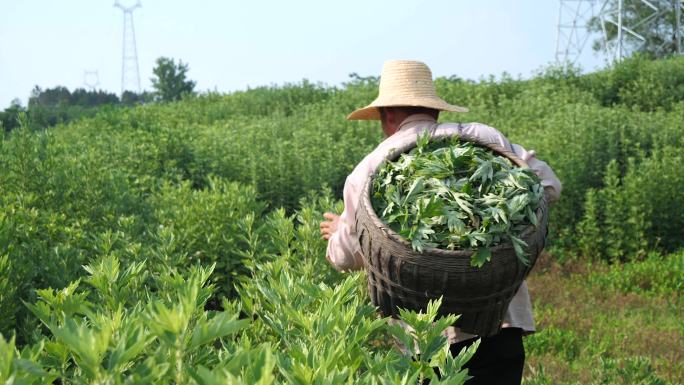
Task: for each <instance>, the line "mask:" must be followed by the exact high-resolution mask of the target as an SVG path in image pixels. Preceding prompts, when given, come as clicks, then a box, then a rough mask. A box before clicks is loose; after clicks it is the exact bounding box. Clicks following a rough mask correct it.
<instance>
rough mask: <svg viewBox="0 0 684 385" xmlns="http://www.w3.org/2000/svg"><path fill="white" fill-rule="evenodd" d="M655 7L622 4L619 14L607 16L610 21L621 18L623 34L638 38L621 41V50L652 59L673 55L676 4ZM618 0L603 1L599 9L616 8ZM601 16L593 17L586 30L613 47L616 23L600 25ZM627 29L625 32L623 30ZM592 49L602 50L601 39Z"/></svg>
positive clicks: (674, 48) (596, 41) (604, 48)
mask: <svg viewBox="0 0 684 385" xmlns="http://www.w3.org/2000/svg"><path fill="white" fill-rule="evenodd" d="M656 4H657V8H655V9H654V6H653V5H652V4H651V3H649V2H640V1H635V2H625V3H622V4H621V9H622V14H621V15H620V16H617V15H614V16H611V17H612V18H613V20H615V19H617V18H618V17H620V18H622V22H623V23H624V25H625V27H623V28H624V29H625V30H624V31H623V32H622V33H623V34H626V32H629V33H630V34H638V35H639V36H641V37H642V39H636V38H632V39H624V41H623V43H622V44H624V46H625V47H624V48H623V49H625V50H626V49H630V50H632V51H636V52H642V53H647V54H649V55H651V56H653V57H657V58H664V57H667V56H670V55H674V54H677V52H678V51H677V50H678V46H677V40H676V37H677V32H676V31H677V28H679V25H678V22H677V12H676V10H675V7H676V5H674V3H672V2H661V3H656ZM617 8H618V0H611V1H609V2H607V3H606V4H605V5H604V6H603V8H602V9H617ZM603 17H604V16H593V17H592V18H591V19H590V20H589V21H588V22H587V25H586V27H587V29H588V30H589V31H592V32H595V33H597V34H598V33H602V34H605V37H606V38H607V40H608V41H609V44H617V42H616V40H617V38H618V35H619V32H618V27H617V24H615V23H614V22H613V23H610V22H606V23H605V24H602V23H601V20H602V18H603ZM627 28H629V29H627ZM592 48H593V49H594V51H603V50H606V46H605V43H604V42H603V39H602V38H599V39H597V40H595V41H594V43H593V45H592Z"/></svg>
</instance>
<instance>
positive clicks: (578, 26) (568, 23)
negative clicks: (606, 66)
mask: <svg viewBox="0 0 684 385" xmlns="http://www.w3.org/2000/svg"><path fill="white" fill-rule="evenodd" d="M599 4H600V9H599V11H598V12H597V13H594V9H595V7H596V6H597V5H599ZM637 4H639V5H640V6H645V7H647V8H649V9H650V10H651V12H649V13H648V14H647V15H645V16H644V17H642V18H641V19H638V20H635V19H633V18H632V19H630V20H629V21H626V20H625V18H624V16H625V10H626V9H627V8H628V7H630V6H635V5H637ZM682 8H684V0H560V12H559V20H558V40H557V43H556V61H557V62H559V63H567V62H570V63H574V61H575V60H577V58H579V56H580V54H581V53H582V50H583V49H584V47H585V45H586V42H587V40H588V38H589V32H588V31H587V22H588V21H589V20H590V19H591V18H593V17H596V18H598V20H599V22H600V26H601V32H602V35H603V36H602V37H603V39H602V40H603V48H604V51H605V52H606V54H607V55H608V59H609V60H611V61H613V62H618V61H621V60H622V59H623V58H625V57H626V56H628V55H629V54H630V53H631V52H628V45H629V46H631V47H636V49H639V48H640V46H639V42H641V44H642V45H643V44H645V43H646V38H645V37H644V36H643V35H641V34H639V33H638V32H636V30H637V29H639V28H641V27H644V26H648V25H649V24H651V23H654V22H657V21H658V20H659V18H661V17H663V15H664V14H665V13H667V12H669V11H672V10H674V14H675V26H674V31H673V32H674V36H673V38H674V40H675V46H676V52H677V53H678V54H680V55H681V54H684V40H683V39H684V28H683V27H684V26H683V25H682V16H681V13H682ZM609 25H612V27H613V28H614V31H616V36H615V37H614V38H610V37H609V33H608V28H609V27H608V26H609ZM635 43H636V44H635ZM663 44H665V43H663Z"/></svg>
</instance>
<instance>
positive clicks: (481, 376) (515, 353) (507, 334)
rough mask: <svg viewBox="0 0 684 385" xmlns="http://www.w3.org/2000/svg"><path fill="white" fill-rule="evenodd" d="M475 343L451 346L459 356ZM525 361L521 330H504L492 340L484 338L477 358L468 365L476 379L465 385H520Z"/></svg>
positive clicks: (469, 371)
mask: <svg viewBox="0 0 684 385" xmlns="http://www.w3.org/2000/svg"><path fill="white" fill-rule="evenodd" d="M473 342H475V339H471V340H466V341H462V342H458V343H455V344H452V345H451V346H450V348H449V349H450V350H451V354H452V355H453V356H456V355H457V354H458V352H460V351H461V349H463V348H464V347H466V346H469V345H470V344H472V343H473ZM524 362H525V348H524V347H523V342H522V329H519V328H505V329H502V330H501V332H500V333H499V334H497V335H495V336H493V337H484V338H482V341H481V342H480V346H479V347H478V349H477V351H476V352H475V355H474V356H473V358H471V359H470V361H468V363H466V364H465V367H466V368H468V374H469V375H471V376H473V378H471V379H470V380H468V381H467V382H466V385H485V384H486V385H520V382H521V381H522V372H523V364H524Z"/></svg>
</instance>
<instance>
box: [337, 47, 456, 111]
mask: <svg viewBox="0 0 684 385" xmlns="http://www.w3.org/2000/svg"><path fill="white" fill-rule="evenodd" d="M379 88H380V92H379V94H378V97H377V98H376V99H375V100H374V101H373V102H372V103H371V104H369V105H367V106H366V107H363V108H360V109H358V110H356V111H354V112H352V113H351V114H349V116H347V119H349V120H379V119H380V111H379V110H378V107H426V108H433V109H436V110H439V111H453V112H468V109H467V108H465V107H460V106H456V105H453V104H449V103H447V102H445V101H444V100H442V99H441V98H440V97H439V96H437V91H436V90H435V83H434V82H433V81H432V71H430V68H428V66H427V65H425V63H421V62H419V61H412V60H389V61H386V62H385V64H384V65H383V67H382V73H381V74H380V87H379Z"/></svg>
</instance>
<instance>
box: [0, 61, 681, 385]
mask: <svg viewBox="0 0 684 385" xmlns="http://www.w3.org/2000/svg"><path fill="white" fill-rule="evenodd" d="M682 63H684V61H682V58H672V59H668V60H664V61H651V60H644V59H637V58H635V59H633V60H631V61H626V62H625V63H623V64H620V65H618V66H616V67H615V68H613V69H611V70H606V71H602V72H599V73H596V74H590V75H580V74H578V73H575V72H572V71H567V72H566V71H561V70H559V69H554V68H550V69H547V70H545V71H544V72H542V73H540V74H539V76H537V77H536V78H534V79H531V80H521V79H513V78H511V77H510V76H508V75H504V76H502V77H501V78H498V79H497V78H494V77H491V78H487V79H481V80H480V81H477V82H476V81H469V80H462V79H459V78H456V77H452V78H449V79H438V81H437V87H438V89H439V92H440V95H442V96H443V97H444V99H446V100H448V101H451V102H453V103H457V104H462V105H466V106H468V107H470V108H471V112H470V113H468V114H466V115H456V114H444V115H443V116H442V120H444V121H458V120H466V121H482V122H484V123H487V124H489V125H491V126H494V127H497V128H499V129H501V130H502V131H503V132H504V133H505V134H506V135H507V136H508V137H509V138H511V140H512V141H513V142H516V143H520V144H522V145H523V146H524V147H525V148H527V149H534V150H536V152H537V154H538V156H539V158H540V159H543V160H545V161H547V162H548V163H549V164H550V165H551V167H552V168H553V169H554V171H555V172H556V174H557V175H558V176H559V178H560V179H561V181H562V182H563V185H564V190H563V196H562V198H561V201H560V202H559V203H558V204H556V205H555V206H554V207H553V208H552V210H551V215H552V217H551V220H550V237H549V240H550V242H551V243H550V246H551V247H552V250H553V251H554V252H556V253H557V254H558V255H560V256H563V257H570V256H587V257H590V258H592V259H596V260H607V261H612V262H618V261H628V263H625V264H622V263H617V264H614V265H611V266H610V267H605V269H606V271H605V272H601V273H600V274H599V273H596V275H591V274H590V275H589V276H588V277H589V278H588V279H589V280H590V284H589V285H587V284H586V280H582V281H581V284H580V283H578V284H577V286H576V287H574V288H573V289H572V290H567V291H563V293H565V294H563V295H558V296H556V297H554V298H561V299H562V298H565V297H568V298H572V300H573V302H572V306H558V307H554V308H553V309H550V310H549V309H546V308H544V307H541V308H540V305H539V304H538V305H537V307H536V309H537V310H536V311H537V313H536V314H535V317H537V315H539V316H540V317H541V318H542V323H543V322H544V321H543V320H544V319H548V318H549V316H548V315H549V314H553V316H554V317H556V318H558V319H560V320H563V319H564V317H570V316H571V315H572V314H575V313H574V310H575V309H576V308H577V307H578V306H581V305H583V304H584V303H586V304H590V305H592V307H591V311H587V312H586V313H582V314H594V313H596V309H597V306H594V305H595V302H592V298H594V297H591V298H582V299H581V300H577V299H575V296H576V295H578V294H581V293H582V291H581V290H579V289H578V287H580V286H581V287H587V288H588V289H587V290H589V289H591V288H597V289H596V291H597V292H599V293H602V292H604V291H607V292H609V293H612V294H611V295H620V293H625V294H624V295H625V298H623V299H626V300H629V299H631V298H632V297H631V296H637V298H640V297H638V296H641V295H644V296H647V297H648V298H649V301H651V300H653V301H656V300H658V301H661V300H662V298H668V301H670V300H671V301H672V302H671V303H670V302H665V305H662V306H661V305H659V306H661V308H664V309H666V311H664V312H663V313H666V314H674V315H675V316H672V317H671V318H665V321H663V323H664V325H663V326H662V328H661V329H658V330H657V331H653V330H654V329H652V326H653V325H652V324H653V323H659V322H654V321H653V320H660V319H661V318H658V315H654V314H652V313H648V314H646V315H643V314H641V313H638V314H636V315H630V316H629V317H632V318H628V317H627V316H626V315H623V318H621V320H622V321H620V322H622V323H621V324H620V325H617V324H616V323H615V322H613V321H610V320H612V319H613V315H614V313H616V312H617V311H616V310H615V309H613V310H610V312H611V314H610V316H609V315H607V314H606V313H601V312H600V311H599V312H598V317H597V318H594V319H592V323H591V324H589V326H587V325H588V324H587V322H586V321H584V322H583V320H586V319H589V317H588V316H587V317H584V318H575V319H572V321H573V322H568V324H571V325H579V326H578V328H579V329H577V330H574V331H573V332H572V333H570V332H567V331H566V330H565V328H564V327H562V326H559V327H557V328H555V329H550V330H549V331H548V332H544V331H541V332H540V333H538V334H537V335H533V336H531V337H529V338H527V339H526V341H528V343H529V344H530V346H534V344H535V342H534V341H535V339H536V338H537V337H539V339H538V341H537V342H536V344H537V346H536V347H531V348H530V349H531V350H530V351H531V352H532V354H533V356H532V357H549V356H550V354H553V355H557V356H560V357H565V358H570V357H579V358H577V360H580V361H581V362H583V364H582V365H585V363H586V362H587V361H586V360H590V361H591V362H598V361H597V357H600V356H601V355H602V354H603V353H605V352H612V353H611V354H613V355H614V356H615V355H616V353H615V351H617V350H619V348H620V347H622V346H624V345H625V344H628V343H629V342H630V341H634V340H637V341H638V340H639V338H640V336H641V335H640V334H639V333H640V332H641V331H642V330H646V331H644V332H642V334H644V335H647V336H648V337H649V339H648V341H650V340H651V339H653V338H659V336H661V335H664V336H665V337H663V338H666V339H663V338H661V339H660V340H657V341H658V343H657V345H658V346H660V345H667V343H671V342H670V341H675V342H676V341H677V338H678V336H680V335H681V333H680V332H678V331H680V330H681V326H680V324H678V323H677V322H679V321H681V319H682V316H681V310H678V309H681V308H682V307H681V306H680V304H679V302H678V301H679V300H678V293H679V292H680V291H681V278H680V277H681V270H682V269H681V258H680V257H681V252H679V253H676V254H674V255H673V256H672V257H661V256H660V255H661V254H660V253H652V251H653V250H654V249H655V250H656V251H662V252H663V253H662V254H665V253H666V252H671V251H675V250H678V249H680V248H682V247H683V245H682V242H683V241H682V239H683V238H682V237H681V228H682V226H684V217H683V216H682V211H681V210H679V209H678V208H679V207H684V202H682V200H683V199H684V195H683V194H681V191H682V190H683V188H684V180H683V179H682V178H683V177H682V173H680V172H679V169H680V166H681V164H682V159H681V154H680V152H681V151H680V150H681V148H682V146H683V145H684V130H683V129H682V128H684V127H683V126H682V122H684V103H683V102H682V96H683V95H684V94H682V92H681V90H682V78H681V73H682V71H681V70H680V69H681V66H682ZM376 93H377V83H376V80H375V79H373V78H367V79H366V78H352V81H350V82H349V83H347V84H345V85H344V86H343V87H341V88H336V87H327V86H324V85H321V84H314V83H310V82H307V81H303V82H301V83H298V84H288V85H284V86H279V87H260V88H256V89H250V90H247V91H241V92H235V93H232V94H228V95H217V94H207V95H201V96H199V97H196V98H188V99H185V100H183V101H181V102H177V103H168V104H156V105H143V106H138V107H136V108H130V109H117V108H100V109H98V112H97V113H96V114H95V115H94V116H93V117H90V118H87V119H82V120H79V121H76V122H72V123H70V124H68V125H62V126H59V127H58V128H55V129H52V130H41V129H40V128H44V127H43V126H40V127H38V128H39V129H38V130H36V129H35V128H36V127H34V126H32V124H33V123H32V120H31V119H32V118H31V116H30V113H29V114H28V116H23V115H22V114H21V113H19V119H18V120H15V121H16V122H17V126H16V128H15V129H13V130H12V131H11V132H9V133H7V134H4V136H3V138H2V140H0V333H2V335H3V336H4V337H3V338H0V357H2V358H3V359H2V360H0V380H2V382H3V383H4V382H8V381H9V382H10V383H11V382H12V381H14V383H27V384H30V383H40V384H44V383H51V382H52V381H55V380H57V381H58V382H59V381H61V383H77V384H78V383H92V384H95V383H131V384H135V383H141V384H142V383H145V384H148V383H171V382H182V383H198V384H217V383H291V382H295V383H297V382H298V383H316V381H318V383H335V382H351V383H360V384H364V383H367V384H396V383H403V384H409V383H416V382H417V381H418V378H419V377H421V376H422V377H429V376H431V374H430V373H431V372H430V369H431V368H434V367H440V371H443V372H444V373H449V376H447V377H443V378H442V380H441V381H443V382H444V383H449V381H452V382H454V383H461V382H462V380H463V378H464V376H465V374H464V373H463V372H462V371H459V370H458V369H459V368H460V365H461V363H462V362H463V360H464V359H465V358H463V357H466V356H462V358H457V359H455V360H451V359H450V358H449V357H448V355H447V354H446V352H445V351H443V350H442V348H443V347H444V346H442V345H440V344H441V343H444V341H442V340H440V339H439V338H437V337H435V336H436V335H437V334H439V333H437V330H438V328H434V329H425V328H424V326H425V325H427V324H431V322H428V321H429V320H430V317H431V316H430V315H429V313H428V314H424V315H421V316H418V315H412V314H411V313H405V314H404V317H405V318H406V321H407V323H409V324H412V325H414V329H415V333H414V334H412V336H414V337H415V336H420V337H419V338H418V340H415V339H414V340H413V344H412V343H410V341H411V339H412V338H414V337H408V335H403V334H401V333H402V332H401V330H400V329H396V328H392V329H391V328H389V327H387V326H386V325H385V323H384V322H381V321H380V320H378V319H377V317H376V316H375V314H374V312H373V309H372V308H371V307H370V306H369V305H368V301H367V296H366V293H365V285H364V277H363V275H360V274H356V275H351V276H348V277H346V278H343V277H342V276H341V275H340V273H338V272H336V271H334V270H333V269H331V268H330V266H328V264H327V262H326V261H325V258H324V254H325V242H323V241H322V240H321V239H320V234H319V229H318V223H319V222H320V220H321V219H320V218H321V217H320V214H321V212H323V211H333V212H340V211H341V204H340V202H339V201H338V200H337V199H335V198H339V196H340V193H341V191H342V186H343V183H344V180H345V177H346V175H348V173H349V172H350V171H351V170H352V168H353V167H354V165H355V164H357V163H358V162H359V161H360V160H361V159H362V158H363V157H364V156H365V154H367V153H368V152H369V151H370V150H371V149H372V148H373V147H374V146H375V145H376V144H377V143H378V142H379V141H380V140H381V136H380V135H381V134H380V130H379V129H378V128H377V124H376V123H374V122H348V121H345V120H344V116H345V115H346V114H347V113H348V112H349V111H351V110H353V109H354V108H356V107H358V106H360V105H365V104H366V103H368V101H369V100H372V98H373V97H374V96H375V95H376ZM57 99H59V98H57ZM134 102H135V101H134ZM135 103H137V102H135ZM483 171H484V170H483ZM487 174H488V173H487ZM325 186H327V187H325ZM322 190H325V191H330V192H331V193H332V197H331V196H330V195H328V194H329V193H323V194H321V191H322ZM303 198H304V199H303ZM480 257H481V258H482V259H486V257H487V256H486V255H485V254H482V255H480ZM566 259H570V260H573V259H572V258H566ZM83 266H86V268H85V269H84V268H83ZM209 266H213V270H212V269H211V268H210V267H209ZM595 266H603V265H598V264H597V265H595ZM210 271H212V272H211V274H210V273H209V272H210ZM661 278H662V279H661ZM547 286H549V285H547ZM552 300H553V299H548V298H547V302H551V301H552ZM610 303H611V302H609V301H606V302H605V303H602V306H606V304H610ZM649 303H650V302H649ZM629 309H630V308H629V307H626V308H625V314H626V312H628V311H629ZM570 310H572V311H570ZM618 310H620V311H622V308H620V309H618ZM668 312H669V313H668ZM624 319H627V321H624ZM672 319H676V320H679V321H673V320H672ZM438 322H439V321H438ZM630 322H631V323H633V324H634V325H638V329H636V326H634V327H631V326H630V324H629V323H630ZM438 326H439V325H438ZM565 326H567V325H565ZM620 327H628V328H629V327H631V329H630V330H631V332H630V333H629V335H628V337H629V338H627V337H626V336H622V335H621V334H619V333H617V334H616V333H615V330H618V329H619V328H620ZM594 328H596V329H597V330H598V331H594ZM668 333H669V334H668ZM677 333H679V334H677ZM580 335H581V336H585V335H588V337H587V338H589V341H591V342H592V343H590V344H589V347H588V348H587V347H586V346H587V344H580V348H579V349H576V342H577V341H578V340H577V338H579V337H576V336H580ZM283 336H284V337H283ZM433 337H434V338H433ZM392 338H395V339H399V340H402V339H404V340H405V342H406V344H407V346H409V347H410V346H416V344H417V345H418V346H419V347H420V349H421V352H428V354H423V353H421V355H420V357H418V355H417V351H413V359H411V357H409V356H403V355H401V354H399V353H398V352H396V351H393V350H392V349H391V348H389V347H388V343H387V342H388V340H390V339H392ZM583 338H584V337H583ZM620 338H622V339H620ZM314 342H316V344H315V343H314ZM564 344H565V345H566V346H567V347H568V348H567V349H565V350H564V349H563V348H562V346H563V345H564ZM647 344H648V342H644V345H647ZM668 346H669V345H668ZM289 347H292V348H291V349H293V350H295V352H292V351H290V350H288V349H290V348H289ZM644 349H646V348H644ZM675 350H676V349H669V350H668V352H665V353H663V354H662V356H663V357H665V358H662V359H659V358H657V357H656V356H654V355H652V354H650V355H649V357H650V358H649V360H650V361H649V362H650V363H649V362H647V361H644V360H639V359H637V358H634V357H636V356H637V354H632V355H631V356H628V358H625V357H619V358H610V359H606V364H605V365H603V364H601V365H602V366H600V367H599V368H598V369H596V373H595V374H594V375H595V378H596V382H597V383H601V381H603V382H604V383H610V382H618V383H619V382H620V381H622V382H626V381H627V380H625V379H629V381H636V382H639V381H646V382H645V383H649V382H648V381H656V380H657V379H658V378H660V377H659V374H658V375H656V374H654V373H655V372H658V373H660V372H662V371H663V367H664V364H663V362H665V361H667V360H668V359H670V357H673V358H674V359H675V360H676V359H677V357H679V356H676V355H674V356H673V354H675V353H672V352H674V351H675ZM433 352H434V355H433V356H432V357H429V354H431V353H433ZM640 354H641V353H640ZM668 354H669V355H668ZM583 357H589V358H588V359H587V358H584V360H585V361H582V359H583ZM611 360H613V361H611ZM670 361H671V360H670ZM578 365H579V364H578ZM668 365H670V366H671V367H672V368H673V369H671V372H672V373H678V372H677V370H679V371H681V365H679V366H677V364H676V363H675V364H671V363H669V362H668ZM587 366H589V365H587ZM533 367H538V366H537V365H536V364H535V365H534V366H533ZM654 368H655V369H654ZM678 368H679V369H678ZM552 369H553V367H547V370H546V371H544V369H543V368H542V369H539V370H538V371H537V372H536V373H537V375H536V377H535V376H533V377H531V378H533V379H534V381H537V382H536V383H551V382H553V381H552V380H548V379H550V378H551V379H553V378H556V377H554V376H555V375H556V373H554V372H552ZM573 370H574V371H573V372H572V373H574V374H577V373H582V372H585V371H586V372H587V373H589V372H591V370H581V368H579V369H578V368H573ZM654 371H655V372H654ZM680 377H681V376H680ZM669 378H675V375H671V376H670V377H669ZM338 380H340V381H338ZM547 380H548V381H547ZM530 381H532V379H531V380H530ZM431 383H440V382H438V380H436V379H433V380H432V382H431ZM653 383H657V382H653Z"/></svg>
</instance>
